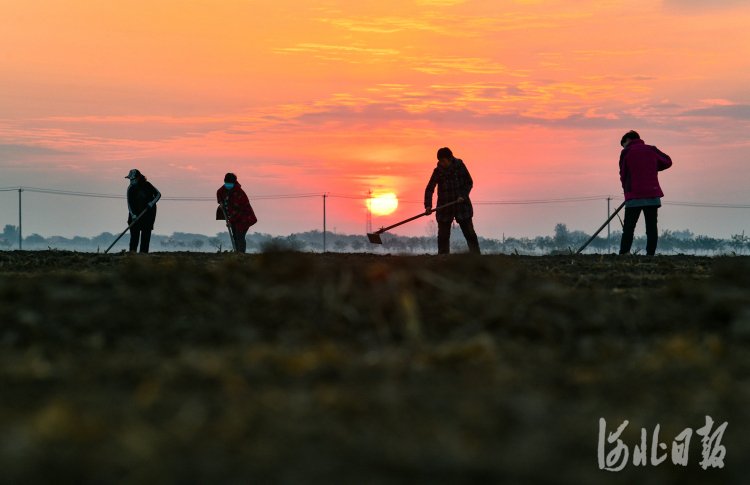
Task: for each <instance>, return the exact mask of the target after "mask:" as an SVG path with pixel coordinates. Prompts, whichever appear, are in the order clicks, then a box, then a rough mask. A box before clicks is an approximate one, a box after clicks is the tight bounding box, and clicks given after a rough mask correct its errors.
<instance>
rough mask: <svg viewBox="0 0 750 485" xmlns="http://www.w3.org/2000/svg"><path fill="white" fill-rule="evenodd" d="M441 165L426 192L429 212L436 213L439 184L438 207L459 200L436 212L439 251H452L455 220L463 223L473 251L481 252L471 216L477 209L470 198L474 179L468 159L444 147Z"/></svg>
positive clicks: (425, 203)
mask: <svg viewBox="0 0 750 485" xmlns="http://www.w3.org/2000/svg"><path fill="white" fill-rule="evenodd" d="M437 158H438V164H437V167H435V170H433V171H432V177H430V182H429V183H428V184H427V188H426V189H425V191H424V208H425V213H426V214H430V213H431V212H432V194H433V192H435V185H437V193H438V200H437V206H441V205H444V204H448V203H450V202H453V201H455V200H458V204H456V205H452V206H450V207H446V208H445V209H441V210H439V211H435V219H436V220H437V223H438V254H449V253H450V252H451V224H452V223H453V219H455V220H456V222H458V225H459V226H461V231H462V232H463V233H464V237H465V238H466V243H467V244H468V245H469V252H470V253H472V254H480V251H479V240H478V239H477V233H476V232H475V231H474V224H473V223H472V221H471V218H472V217H474V208H473V207H472V206H471V200H469V192H471V189H472V187H473V186H474V182H473V181H472V180H471V175H469V171H468V170H467V169H466V165H464V162H463V161H462V160H460V159H458V158H455V157H454V156H453V152H451V150H450V148H441V149H440V150H438V152H437Z"/></svg>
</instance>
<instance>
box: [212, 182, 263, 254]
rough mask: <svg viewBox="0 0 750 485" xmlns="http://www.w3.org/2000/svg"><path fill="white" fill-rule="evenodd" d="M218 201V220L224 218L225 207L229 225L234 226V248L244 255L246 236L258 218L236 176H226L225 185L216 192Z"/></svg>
mask: <svg viewBox="0 0 750 485" xmlns="http://www.w3.org/2000/svg"><path fill="white" fill-rule="evenodd" d="M216 200H217V202H218V203H219V206H220V207H219V209H218V210H217V213H216V216H217V218H220V219H223V218H224V217H223V213H222V212H221V208H222V207H223V208H224V211H225V212H226V214H227V218H228V220H229V224H230V225H231V226H232V231H231V232H232V236H233V237H234V247H235V248H236V250H237V252H238V253H244V252H245V250H246V247H247V242H246V241H245V235H246V234H247V231H248V229H250V226H252V225H253V224H255V223H256V222H258V218H257V217H255V212H253V208H252V207H251V206H250V201H249V200H248V198H247V194H245V191H244V190H242V186H241V185H240V183H239V182H237V176H236V175H235V174H233V173H228V174H226V175H225V176H224V185H222V186H221V188H219V190H218V191H217V192H216Z"/></svg>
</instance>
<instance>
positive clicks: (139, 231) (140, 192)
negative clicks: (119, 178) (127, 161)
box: [125, 169, 161, 253]
mask: <svg viewBox="0 0 750 485" xmlns="http://www.w3.org/2000/svg"><path fill="white" fill-rule="evenodd" d="M125 178H126V179H130V185H129V186H128V195H127V199H128V225H130V223H131V222H133V221H134V220H135V219H136V218H137V217H138V216H139V215H141V212H143V211H144V210H146V209H148V212H146V213H145V214H143V217H141V218H140V219H138V222H136V223H135V224H134V225H133V227H131V228H130V251H131V252H135V251H137V250H138V241H139V240H140V242H141V252H142V253H148V245H149V243H150V242H151V231H153V230H154V221H155V220H156V203H157V202H158V201H159V199H160V198H161V193H159V191H158V190H156V187H154V186H153V185H151V183H150V182H149V181H148V180H146V177H145V176H143V175H142V174H141V172H139V171H138V170H136V169H133V170H131V171H130V173H128V174H127V175H126V176H125Z"/></svg>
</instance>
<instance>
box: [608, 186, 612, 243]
mask: <svg viewBox="0 0 750 485" xmlns="http://www.w3.org/2000/svg"><path fill="white" fill-rule="evenodd" d="M609 200H610V198H609V197H607V220H609ZM611 248H612V245H611V244H610V243H609V223H607V252H610V249H611Z"/></svg>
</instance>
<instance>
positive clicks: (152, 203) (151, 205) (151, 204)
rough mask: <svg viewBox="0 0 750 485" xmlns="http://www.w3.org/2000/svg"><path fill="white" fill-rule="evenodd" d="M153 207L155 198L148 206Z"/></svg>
mask: <svg viewBox="0 0 750 485" xmlns="http://www.w3.org/2000/svg"><path fill="white" fill-rule="evenodd" d="M152 207H154V201H153V200H152V201H151V202H149V203H148V208H149V209H151V208H152Z"/></svg>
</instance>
